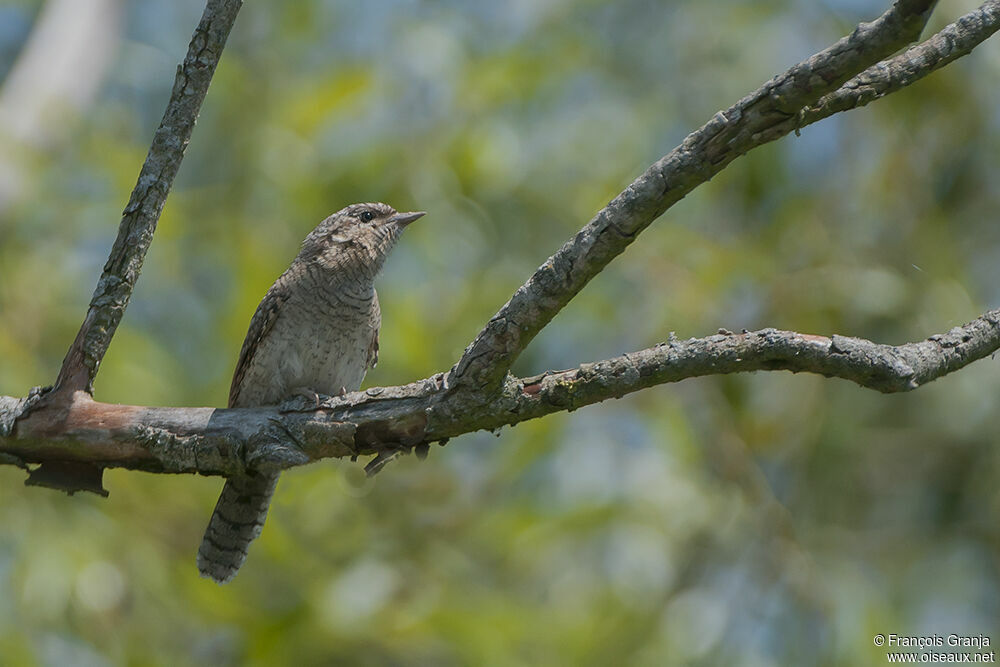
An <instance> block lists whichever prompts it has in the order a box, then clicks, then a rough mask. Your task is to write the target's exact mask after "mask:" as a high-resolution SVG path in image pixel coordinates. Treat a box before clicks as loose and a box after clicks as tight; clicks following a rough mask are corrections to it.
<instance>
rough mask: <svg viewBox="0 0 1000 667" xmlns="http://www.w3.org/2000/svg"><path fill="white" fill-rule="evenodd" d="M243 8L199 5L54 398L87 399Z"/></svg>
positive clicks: (237, 3) (234, 3) (235, 3)
mask: <svg viewBox="0 0 1000 667" xmlns="http://www.w3.org/2000/svg"><path fill="white" fill-rule="evenodd" d="M242 4H243V2H242V0H208V2H207V4H206V5H205V12H204V14H203V15H202V17H201V22H200V23H199V24H198V28H197V29H196V30H195V32H194V36H193V37H192V38H191V44H190V46H189V47H188V52H187V57H185V58H184V62H183V63H182V64H181V65H180V66H179V67H178V68H177V76H176V78H175V79H174V87H173V92H172V93H171V95H170V101H169V102H168V103H167V109H166V111H165V112H164V113H163V120H161V121H160V126H159V127H158V128H157V130H156V134H155V135H153V143H152V145H151V146H150V147H149V153H148V154H147V155H146V161H145V163H144V164H143V165H142V170H141V171H140V172H139V179H138V181H137V182H136V185H135V189H134V190H133V191H132V196H131V198H130V199H129V202H128V205H127V206H126V207H125V210H124V211H123V212H122V220H121V223H120V224H119V226H118V238H116V239H115V243H114V246H113V247H112V248H111V254H110V256H109V257H108V261H107V263H106V264H105V265H104V272H103V273H102V274H101V278H100V280H99V281H98V282H97V288H96V289H95V290H94V295H93V297H92V298H91V300H90V308H89V310H88V311H87V317H86V318H85V319H84V321H83V324H82V325H81V327H80V331H79V333H77V335H76V339H75V340H74V341H73V344H72V345H71V346H70V348H69V351H68V352H67V353H66V358H65V359H64V360H63V364H62V368H61V370H60V371H59V377H58V379H57V380H56V384H55V390H56V391H57V392H59V393H60V394H61V393H63V392H66V393H72V392H74V391H86V392H87V393H93V384H94V377H95V376H96V375H97V369H98V366H99V365H100V363H101V360H102V359H103V358H104V354H105V353H106V352H107V350H108V346H109V345H110V344H111V337H112V336H114V333H115V329H117V328H118V323H119V322H121V319H122V315H123V314H124V312H125V308H126V306H128V302H129V298H130V297H131V295H132V289H133V288H134V287H135V282H136V280H137V279H138V278H139V271H140V270H141V269H142V262H143V260H144V259H145V257H146V251H147V250H148V249H149V244H150V242H151V241H152V240H153V232H154V231H156V223H157V221H158V220H159V218H160V211H162V210H163V203H164V201H165V200H166V198H167V193H168V192H170V186H171V185H172V184H173V181H174V176H176V175H177V170H178V169H179V168H180V166H181V160H182V159H183V158H184V151H185V149H186V148H187V145H188V140H189V139H190V138H191V131H192V130H193V129H194V123H195V119H196V118H197V117H198V112H199V110H200V109H201V103H202V101H203V100H204V99H205V94H206V93H207V92H208V85H209V83H211V81H212V74H213V73H214V72H215V66H216V65H217V64H218V62H219V57H220V56H221V55H222V49H223V48H224V47H225V45H226V38H227V37H228V36H229V31H230V30H231V29H232V27H233V22H234V21H235V20H236V14H237V13H238V12H239V10H240V7H241V6H242Z"/></svg>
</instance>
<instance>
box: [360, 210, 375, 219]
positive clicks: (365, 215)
mask: <svg viewBox="0 0 1000 667" xmlns="http://www.w3.org/2000/svg"><path fill="white" fill-rule="evenodd" d="M374 218H375V214H374V213H372V212H371V211H361V215H359V216H358V219H359V220H361V222H371V221H372V220H373V219H374Z"/></svg>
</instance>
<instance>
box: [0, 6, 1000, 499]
mask: <svg viewBox="0 0 1000 667" xmlns="http://www.w3.org/2000/svg"><path fill="white" fill-rule="evenodd" d="M239 4H240V3H239V2H236V1H225V0H209V2H208V6H207V7H206V11H205V18H203V20H202V25H201V26H199V30H198V32H196V33H195V38H194V40H193V41H192V46H191V51H190V53H189V55H188V59H187V60H185V65H184V66H182V68H181V70H180V71H179V73H178V84H177V86H175V89H174V95H173V96H172V98H171V102H170V107H168V111H167V114H166V115H165V117H164V124H163V126H161V129H160V130H159V131H158V132H157V138H156V140H154V144H153V147H152V148H151V149H150V156H149V158H147V162H146V165H145V166H144V167H143V172H142V175H141V176H140V179H139V184H138V185H137V186H136V191H135V192H134V193H133V197H132V201H131V202H130V203H129V206H128V207H127V208H126V210H125V217H124V218H123V220H122V224H121V229H120V231H119V237H118V240H117V241H116V242H115V247H114V249H113V251H112V254H111V259H109V262H108V265H107V267H106V268H105V273H104V275H103V276H102V278H101V281H100V283H99V284H98V288H97V290H96V292H95V295H94V299H93V302H92V304H91V309H90V311H89V312H88V315H87V319H86V321H85V322H84V325H83V327H82V328H81V331H80V334H79V335H78V337H77V340H76V341H75V342H74V344H73V347H72V348H71V350H70V353H69V354H68V355H67V359H66V362H65V364H64V367H63V372H62V373H61V374H60V381H59V391H58V392H56V393H54V394H44V392H43V391H41V390H39V391H33V393H32V394H31V395H30V396H29V397H27V398H25V399H20V398H13V397H0V463H10V464H15V465H20V466H22V467H26V466H27V465H28V464H35V463H42V464H49V465H50V466H52V467H50V468H49V469H48V470H47V471H46V468H45V465H43V466H42V467H39V468H35V469H34V470H33V471H32V475H33V478H35V477H36V476H38V474H39V472H42V471H44V472H47V474H48V473H51V476H52V477H53V478H55V477H58V475H59V474H61V473H62V472H65V470H66V466H70V469H71V470H73V468H72V466H82V467H80V468H79V470H80V471H81V472H80V476H79V479H76V480H74V479H72V475H71V479H70V480H69V481H66V482H65V483H64V485H63V486H62V488H66V489H67V490H75V489H89V490H97V491H100V490H101V489H100V488H99V479H98V480H97V488H93V480H92V479H90V478H88V477H87V475H88V474H89V471H92V470H95V469H96V470H100V469H101V468H103V467H109V466H117V467H125V468H131V469H138V470H147V471H151V472H176V473H181V472H189V473H190V472H198V473H202V474H209V475H226V476H231V475H234V474H236V475H238V474H241V473H244V472H247V471H253V472H260V473H268V472H276V471H279V470H282V469H284V468H288V467H291V466H295V465H302V464H306V463H309V462H311V461H315V460H318V459H322V458H328V457H341V456H357V455H362V454H375V455H377V458H376V460H375V461H373V463H372V464H370V465H369V470H371V471H377V470H378V469H379V468H380V467H381V465H383V464H384V462H385V461H387V460H389V459H390V458H391V457H392V456H393V455H395V454H397V453H399V452H405V451H409V450H411V449H415V450H416V452H417V453H418V454H424V453H426V451H427V447H428V445H429V444H430V443H433V442H444V441H445V440H447V439H448V438H451V437H455V436H457V435H461V434H463V433H469V432H472V431H476V430H480V429H496V428H499V427H501V426H504V425H512V424H516V423H519V422H521V421H524V420H527V419H533V418H536V417H541V416H543V415H547V414H551V413H553V412H558V411H562V410H575V409H577V408H580V407H583V406H586V405H590V404H592V403H597V402H599V401H603V400H606V399H608V398H616V397H620V396H623V395H625V394H627V393H630V392H633V391H637V390H639V389H642V388H645V387H650V386H653V385H656V384H662V383H665V382H676V381H678V380H681V379H684V378H688V377H696V376H702V375H712V374H720V373H735V372H746V371H757V370H790V371H793V372H811V373H818V374H821V375H824V376H827V377H840V378H844V379H847V380H851V381H853V382H855V383H857V384H859V385H861V386H863V387H868V388H871V389H875V390H877V391H882V392H898V391H909V390H912V389H915V388H917V387H919V386H921V385H923V384H926V383H927V382H930V381H931V380H934V379H935V378H937V377H940V376H942V375H945V374H947V373H950V372H953V371H956V370H958V369H960V368H962V367H964V366H965V365H967V364H969V363H972V362H973V361H975V360H977V359H981V358H983V357H985V356H988V355H990V354H992V353H993V352H995V351H996V350H997V349H1000V311H998V310H995V311H990V312H988V313H986V314H985V315H983V316H982V317H980V318H978V319H976V320H974V321H973V322H971V323H970V324H968V325H966V326H964V327H958V328H955V329H952V330H951V331H949V332H948V333H946V334H942V335H939V336H932V337H930V338H928V339H927V340H925V341H921V342H918V343H910V344H907V345H900V346H888V345H879V344H877V343H873V342H870V341H865V340H861V339H857V338H846V337H842V336H833V337H826V336H812V335H805V334H799V333H794V332H788V331H778V330H774V329H765V330H762V331H758V332H753V333H749V332H745V333H741V334H732V333H729V332H720V333H719V334H717V335H714V336H710V337H707V338H700V339H691V340H687V341H677V340H674V339H671V340H670V341H668V342H667V343H662V344H660V345H657V346H656V347H652V348H648V349H646V350H641V351H638V352H635V353H631V354H626V355H623V356H621V357H617V358H615V359H608V360H604V361H599V362H596V363H592V364H584V365H582V366H580V367H578V368H575V369H571V370H565V371H551V372H547V373H543V374H541V375H537V376H534V377H530V378H520V379H518V378H513V377H511V376H509V374H508V370H509V368H510V364H511V363H512V362H513V360H514V359H515V358H516V357H517V355H518V354H519V353H520V352H521V351H522V350H523V349H524V347H525V346H526V345H527V344H528V343H529V342H530V341H531V339H532V338H533V337H534V336H535V335H536V334H537V333H538V332H539V331H540V330H541V329H542V328H543V327H544V326H545V325H546V324H547V323H548V322H549V321H550V320H551V319H552V318H553V317H554V316H555V315H556V313H558V311H559V310H560V309H561V308H562V307H563V306H564V305H565V304H566V303H567V302H568V301H569V300H570V299H572V298H573V297H574V296H575V295H576V294H577V293H579V291H580V290H581V289H582V288H583V287H584V286H585V285H586V284H587V282H588V281H589V280H590V279H591V278H593V277H594V276H595V275H597V274H598V273H599V272H600V271H601V270H602V269H603V268H604V267H605V266H606V265H607V264H608V262H610V261H611V260H612V259H613V258H614V257H616V256H617V255H619V254H620V253H621V252H622V251H623V250H624V249H625V248H626V247H627V246H628V245H629V244H630V243H631V242H632V241H633V240H634V239H635V237H636V236H637V235H638V234H639V233H640V232H641V231H642V230H643V229H645V228H646V227H647V226H649V224H650V223H651V222H652V221H653V220H654V219H655V218H656V217H658V216H659V215H661V214H662V213H663V212H664V211H666V210H667V209H668V208H669V207H670V206H671V205H673V204H674V203H676V202H677V201H679V200H680V199H681V198H682V197H684V196H685V195H687V193H688V192H690V191H691V190H693V189H694V188H695V187H697V186H698V185H700V184H701V183H704V182H705V181H707V180H709V179H710V178H711V177H712V176H713V175H715V174H716V173H718V172H719V171H721V170H722V169H723V168H725V166H726V165H727V164H729V163H730V162H731V161H732V160H734V159H736V158H737V157H739V156H740V155H742V154H743V153H746V152H747V151H749V150H751V149H753V148H755V147H757V146H760V145H762V144H765V143H768V142H771V141H774V140H776V139H778V138H780V137H782V136H784V135H786V134H788V133H790V132H793V131H796V130H797V129H798V128H800V127H802V126H803V125H805V124H808V123H811V122H815V121H816V120H820V119H821V118H825V117H827V116H829V115H831V114H833V113H836V112H838V111H843V110H847V109H851V108H855V107H857V106H862V105H864V104H866V103H868V102H870V101H871V100H873V99H877V98H878V97H880V96H883V95H885V94H887V93H890V92H893V91H895V90H898V89H900V88H902V87H904V86H907V85H909V84H911V83H913V82H914V81H916V80H918V79H919V78H921V77H923V76H925V75H926V74H928V73H930V72H931V71H934V70H935V69H937V68H940V67H941V66H943V65H945V64H947V63H948V62H951V61H952V60H954V59H955V58H958V57H960V56H962V55H964V54H966V53H968V52H969V51H970V50H971V49H972V48H973V47H975V46H976V45H977V44H979V43H980V42H982V41H983V40H984V39H986V38H987V37H988V36H989V35H991V34H993V33H994V32H995V31H996V30H997V29H998V27H1000V2H998V1H990V2H986V3H983V5H981V6H980V8H979V9H977V10H975V11H973V12H971V13H969V14H967V15H966V16H964V17H962V18H961V19H959V20H958V21H956V22H955V23H954V24H952V25H950V26H948V27H947V28H945V29H944V30H942V31H941V32H940V33H938V34H937V35H935V36H933V37H931V38H930V39H928V40H927V41H925V42H923V43H922V44H919V45H917V46H914V47H912V48H910V49H909V50H907V51H905V52H904V53H902V54H901V55H898V56H896V57H893V58H889V56H892V54H893V53H895V52H896V51H897V50H898V49H900V48H902V47H904V46H905V45H906V44H907V43H909V42H911V41H913V40H914V39H916V38H917V36H918V35H919V33H920V31H921V30H922V28H923V26H924V25H925V23H926V20H927V18H928V16H929V14H930V11H931V10H932V8H933V6H934V5H935V3H934V2H933V1H929V0H924V1H916V0H910V1H905V0H900V1H898V2H896V3H894V4H893V6H892V8H891V9H890V10H889V11H888V12H886V14H884V15H883V16H882V17H880V18H879V19H877V20H876V21H874V22H872V23H868V24H861V25H859V26H858V27H857V29H856V30H855V31H854V32H852V33H851V35H849V36H847V37H845V38H843V39H841V40H840V41H838V42H837V43H836V44H834V45H833V46H831V47H829V48H828V49H825V50H824V51H821V52H820V53H818V54H816V55H814V56H812V57H811V58H809V59H807V60H806V61H803V62H802V63H799V64H798V65H796V66H794V67H792V68H791V69H789V70H788V71H787V72H785V73H784V74H782V75H780V76H777V77H775V78H774V79H772V80H771V81H768V82H767V83H766V84H764V85H763V86H762V87H761V88H759V89H758V90H756V91H754V92H753V93H751V94H750V95H748V96H747V97H745V98H743V99H742V100H740V101H739V102H737V103H736V104H735V105H733V106H732V107H730V108H729V109H727V110H726V111H722V112H719V113H717V114H716V115H715V116H714V117H713V118H712V119H711V120H710V121H709V122H708V123H707V124H705V126H703V127H702V128H701V129H699V130H697V131H696V132H694V133H692V134H691V135H690V136H688V137H687V138H686V139H685V140H684V142H683V143H682V144H681V145H680V146H678V147H677V148H675V149H674V150H673V151H671V152H670V153H669V154H667V155H666V156H665V157H663V158H662V159H661V160H659V161H657V162H656V163H655V164H653V165H652V166H651V167H650V168H649V169H647V170H646V171H645V172H644V173H643V174H642V175H641V176H640V177H639V178H637V179H636V180H635V181H634V182H633V183H632V184H631V185H629V187H628V188H626V189H625V191H624V192H622V193H621V194H620V195H618V197H616V198H615V199H614V200H613V201H612V202H611V203H610V204H608V206H607V207H606V208H604V209H603V210H602V211H600V212H599V213H598V214H597V215H596V216H595V217H594V218H593V220H591V221H590V223H588V224H587V225H586V226H585V227H584V228H583V229H582V230H581V231H580V232H579V233H578V234H577V235H576V236H575V237H574V238H573V239H570V240H569V241H568V242H567V243H566V244H565V245H564V246H563V247H562V248H561V249H559V250H558V251H557V252H556V254H554V255H553V256H552V257H551V258H549V260H547V261H546V262H545V263H544V264H543V265H542V266H541V267H540V268H539V269H538V270H537V271H536V272H535V274H534V275H533V276H532V277H531V278H530V279H529V280H528V281H527V282H526V283H525V284H524V285H523V286H521V287H520V288H519V289H518V290H517V292H516V293H515V294H514V295H513V296H512V298H511V299H510V301H509V302H508V303H507V304H506V305H504V306H503V308H501V310H500V311H499V312H498V313H497V315H496V316H494V317H493V318H492V319H491V320H490V322H489V323H488V324H487V325H486V326H485V327H484V329H483V330H482V331H481V332H480V333H479V335H478V336H477V337H476V339H475V340H474V341H473V342H472V344H471V345H470V346H469V347H468V348H467V349H466V351H465V353H464V355H463V356H462V358H461V360H460V361H459V362H458V363H457V364H456V365H455V366H454V367H453V368H452V369H451V370H450V371H449V372H448V373H439V374H437V375H435V376H433V377H430V378H427V379H425V380H421V381H419V382H415V383H412V384H408V385H402V386H397V387H386V388H374V389H369V390H367V391H365V392H356V393H352V394H348V395H346V396H343V397H337V398H328V399H326V401H325V402H324V403H323V404H322V406H321V408H320V409H319V410H314V409H313V404H306V403H305V402H300V403H298V404H288V405H285V406H283V409H282V408H278V407H262V408H234V409H226V410H221V409H218V410H217V409H212V408H146V407H136V406H123V405H109V404H103V403H97V402H95V401H93V399H92V398H91V396H90V393H89V390H90V387H91V384H92V382H93V378H94V374H95V373H96V371H97V367H98V364H99V363H100V360H101V358H102V356H103V354H104V352H105V351H106V349H107V346H108V343H109V341H110V339H111V336H112V334H113V333H114V329H115V327H116V326H117V324H118V322H119V320H120V318H121V314H122V311H123V309H124V307H125V305H126V304H127V303H128V297H129V294H130V293H131V290H132V287H133V285H134V283H135V280H136V278H137V276H138V272H139V268H140V266H141V263H142V257H143V255H144V253H145V250H146V248H148V245H149V242H150V238H151V235H152V233H153V230H154V228H155V221H156V217H157V215H158V213H159V210H160V208H161V207H162V204H163V199H164V198H165V196H166V192H167V190H168V189H169V186H170V182H171V179H172V177H173V174H174V173H175V172H176V169H177V165H178V164H179V161H180V156H181V155H182V154H183V148H184V144H186V142H187V137H188V136H189V134H190V128H191V125H193V122H194V118H195V116H196V115H197V109H198V106H199V105H200V101H201V98H202V97H203V96H204V89H205V87H207V85H208V78H209V77H210V76H211V70H212V69H213V68H214V64H215V62H216V61H217V60H218V56H219V53H220V51H221V48H222V45H223V44H224V41H225V35H226V34H227V33H228V30H229V26H231V24H232V19H233V18H234V17H235V14H236V11H237V9H238V8H239ZM885 58H889V59H888V60H884V61H883V59H885ZM171 109H173V111H172V110H171ZM54 396H55V397H58V400H52V399H53V397H54ZM39 483H43V482H39ZM54 483H56V484H57V485H58V484H59V482H54Z"/></svg>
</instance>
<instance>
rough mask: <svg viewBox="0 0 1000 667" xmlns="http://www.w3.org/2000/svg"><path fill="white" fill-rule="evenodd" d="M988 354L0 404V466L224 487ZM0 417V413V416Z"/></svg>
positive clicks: (906, 380)
mask: <svg viewBox="0 0 1000 667" xmlns="http://www.w3.org/2000/svg"><path fill="white" fill-rule="evenodd" d="M998 349H1000V310H993V311H990V312H988V313H986V314H984V315H983V316H982V317H979V318H978V319H976V320H973V321H972V322H970V323H969V324H967V325H965V326H963V327H955V328H954V329H952V330H951V331H949V332H947V333H945V334H941V335H935V336H931V337H930V338H928V339H927V340H924V341H921V342H917V343H907V344H905V345H898V346H893V345H880V344H878V343H873V342H871V341H867V340H863V339H860V338H847V337H843V336H832V337H827V336H813V335H807V334H800V333H795V332H792V331H779V330H776V329H764V330H761V331H755V332H745V333H741V334H733V333H729V332H721V333H719V334H717V335H714V336H708V337H707V338H692V339H690V340H686V341H676V340H671V341H669V342H667V343H661V344H660V345H657V346H655V347H651V348H648V349H645V350H640V351H638V352H632V353H630V354H625V355H622V356H620V357H616V358H614V359H606V360H604V361H598V362H596V363H591V364H583V365H581V366H580V367H579V368H574V369H571V370H565V371H550V372H547V373H543V374H541V375H538V376H535V377H530V378H520V379H514V378H510V379H509V380H508V381H507V382H506V383H505V384H504V386H503V388H502V391H500V392H499V393H498V394H496V395H494V396H493V397H492V398H491V399H490V400H488V401H486V402H482V401H481V400H480V395H479V394H478V393H477V392H475V391H474V390H471V389H458V390H450V391H449V390H445V386H444V382H443V379H444V378H443V376H442V375H436V376H434V377H431V378H427V379H426V380H421V381H420V382H414V383H412V384H409V385H403V386H398V387H379V388H373V389H368V390H367V391H364V392H356V393H352V394H348V395H346V396H344V397H338V398H329V399H327V400H326V401H324V402H323V404H322V407H321V409H319V410H313V409H312V405H311V402H309V403H310V405H309V407H308V409H300V408H296V407H295V406H294V405H288V406H285V407H284V411H282V409H280V408H276V407H264V408H236V409H228V410H222V409H213V408H147V407H137V406H128V405H111V404H107V403H97V402H95V401H93V400H92V399H91V398H90V397H89V396H87V395H86V394H83V393H78V394H77V395H76V398H75V400H74V401H73V403H72V405H71V406H70V408H69V410H68V413H67V414H66V416H65V418H64V419H61V420H52V419H51V415H49V414H47V413H46V412H45V411H40V412H33V413H31V414H29V415H28V416H27V417H26V418H24V419H23V420H21V421H20V422H18V428H17V431H16V433H15V434H10V432H9V429H6V428H5V427H4V420H5V419H7V420H13V418H15V417H16V414H13V413H14V412H16V411H17V410H18V406H19V405H20V403H19V401H18V399H15V398H10V397H0V463H15V464H20V465H23V464H24V462H29V463H37V462H48V463H51V462H57V463H67V462H69V463H80V462H85V463H88V464H93V465H95V466H100V467H123V468H131V469H137V470H148V471H152V472H186V473H193V472H197V473H201V474H206V475H232V474H234V473H238V472H241V471H243V470H245V469H246V468H252V469H258V470H267V469H280V468H288V467H292V466H297V465H304V464H307V463H311V462H313V461H316V460H319V459H323V458H330V457H344V456H357V455H360V454H376V455H380V457H381V456H385V455H387V454H392V453H395V452H399V451H408V450H410V449H413V448H418V451H420V449H419V448H425V447H426V445H428V444H429V443H432V442H435V441H443V440H446V439H448V438H451V437H455V436H458V435H462V434H465V433H470V432H473V431H478V430H481V429H490V430H492V429H497V428H500V427H502V426H507V425H513V424H517V423H520V422H522V421H526V420H529V419H536V418H538V417H543V416H545V415H549V414H553V413H556V412H562V411H567V410H576V409H577V408H581V407H584V406H587V405H592V404H594V403H599V402H601V401H605V400H607V399H609V398H620V397H622V396H624V395H626V394H629V393H632V392H635V391H639V390H640V389H644V388H647V387H652V386H655V385H659V384H664V383H668V382H678V381H680V380H683V379H686V378H692V377H700V376H705V375H718V374H725V373H745V372H749V371H769V370H788V371H792V372H795V373H802V372H805V373H817V374H819V375H823V376H826V377H839V378H843V379H846V380H850V381H852V382H855V383H857V384H859V385H861V386H862V387H867V388H870V389H875V390H877V391H881V392H886V393H889V392H902V391H911V390H913V389H916V388H918V387H920V386H922V385H924V384H927V383H928V382H931V381H932V380H935V379H937V378H939V377H942V376H944V375H947V374H949V373H952V372H954V371H957V370H959V369H960V368H963V367H964V366H967V365H968V364H971V363H972V362H974V361H976V360H978V359H982V358H983V357H986V356H988V355H990V354H991V353H993V352H995V351H996V350H998ZM5 410H6V413H5Z"/></svg>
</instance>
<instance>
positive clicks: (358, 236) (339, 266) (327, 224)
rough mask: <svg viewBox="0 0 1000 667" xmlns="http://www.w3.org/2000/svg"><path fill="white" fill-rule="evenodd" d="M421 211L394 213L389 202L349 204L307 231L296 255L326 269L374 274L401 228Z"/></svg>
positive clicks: (419, 214)
mask: <svg viewBox="0 0 1000 667" xmlns="http://www.w3.org/2000/svg"><path fill="white" fill-rule="evenodd" d="M423 215H424V212H423V211H417V212H413V213H397V212H396V210H395V209H394V208H392V207H391V206H389V205H388V204H380V203H372V204H351V205H350V206H348V207H346V208H342V209H341V210H339V211H337V212H336V213H334V214H333V215H331V216H330V217H328V218H327V219H326V220H324V221H323V222H321V223H319V224H318V225H317V226H316V229H314V230H312V232H310V233H309V236H307V237H306V239H305V241H303V242H302V251H301V252H300V253H299V257H300V258H301V259H303V260H306V261H310V262H314V263H316V264H318V265H319V266H321V267H322V268H324V269H326V270H329V271H336V272H343V273H349V274H355V275H357V276H358V277H361V276H368V277H371V278H374V277H375V275H376V274H377V273H378V272H379V270H380V269H381V268H382V264H383V263H385V258H386V257H387V256H388V255H389V251H390V250H392V247H393V246H394V245H395V244H396V239H397V238H398V237H399V234H400V232H402V231H403V228H405V227H406V226H407V225H409V224H410V223H411V222H413V221H414V220H416V219H417V218H420V217H421V216H423Z"/></svg>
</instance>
